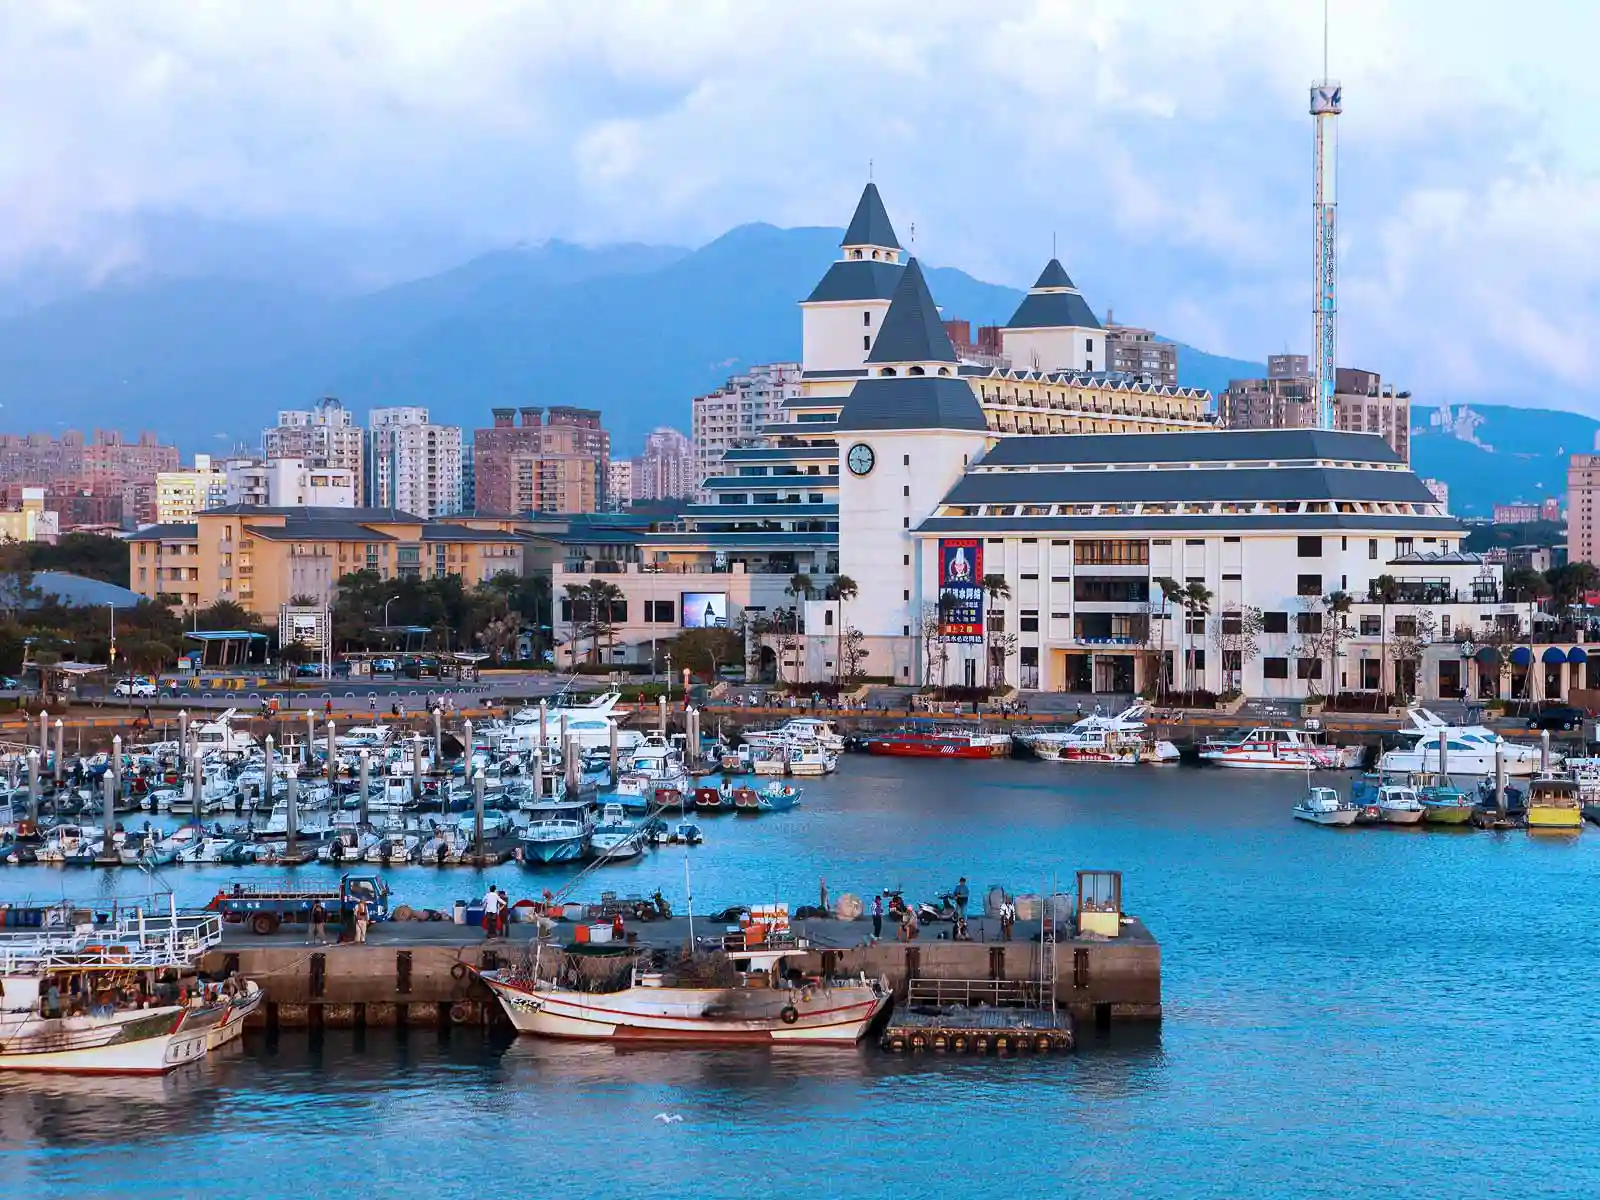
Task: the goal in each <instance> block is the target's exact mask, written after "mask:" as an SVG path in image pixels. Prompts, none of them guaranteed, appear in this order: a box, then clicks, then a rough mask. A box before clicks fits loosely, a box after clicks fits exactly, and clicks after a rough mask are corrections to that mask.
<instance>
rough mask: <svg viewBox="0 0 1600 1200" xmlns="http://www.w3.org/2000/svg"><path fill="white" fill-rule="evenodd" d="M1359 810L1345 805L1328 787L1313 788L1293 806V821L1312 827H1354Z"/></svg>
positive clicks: (1353, 806) (1352, 805)
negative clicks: (1303, 822) (1306, 822)
mask: <svg viewBox="0 0 1600 1200" xmlns="http://www.w3.org/2000/svg"><path fill="white" fill-rule="evenodd" d="M1358 811H1359V810H1358V809H1357V807H1356V806H1355V805H1354V804H1346V803H1345V802H1344V801H1343V800H1341V799H1340V798H1339V793H1338V792H1336V791H1334V790H1333V789H1332V788H1328V787H1314V788H1312V789H1311V790H1310V791H1308V792H1307V793H1306V795H1305V798H1304V799H1302V800H1301V801H1300V803H1299V804H1296V805H1295V806H1294V815H1295V819H1296V820H1298V821H1310V822H1311V823H1312V824H1313V825H1354V824H1355V823H1356V813H1357V812H1358Z"/></svg>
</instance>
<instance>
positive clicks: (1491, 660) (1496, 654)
mask: <svg viewBox="0 0 1600 1200" xmlns="http://www.w3.org/2000/svg"><path fill="white" fill-rule="evenodd" d="M1472 657H1474V658H1476V659H1477V660H1478V663H1479V665H1480V666H1485V667H1497V666H1499V665H1500V651H1498V650H1496V649H1495V648H1494V647H1493V646H1484V647H1481V648H1480V649H1479V650H1478V652H1477V653H1476V654H1474V655H1473V656H1472Z"/></svg>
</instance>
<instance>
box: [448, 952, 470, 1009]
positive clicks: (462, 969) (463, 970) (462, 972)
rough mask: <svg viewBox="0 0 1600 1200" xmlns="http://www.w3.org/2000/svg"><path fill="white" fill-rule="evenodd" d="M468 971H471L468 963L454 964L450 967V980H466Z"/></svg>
mask: <svg viewBox="0 0 1600 1200" xmlns="http://www.w3.org/2000/svg"><path fill="white" fill-rule="evenodd" d="M468 970H469V968H468V966H467V964H466V963H464V962H458V963H454V964H452V966H451V967H450V978H451V979H465V978H466V977H467V971H468ZM459 1023H460V1022H457V1024H459Z"/></svg>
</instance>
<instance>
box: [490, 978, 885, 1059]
mask: <svg viewBox="0 0 1600 1200" xmlns="http://www.w3.org/2000/svg"><path fill="white" fill-rule="evenodd" d="M483 978H484V982H485V983H487V984H488V985H489V987H490V988H491V989H493V991H494V993H495V996H496V997H497V998H498V999H499V1001H500V1004H501V1007H502V1008H503V1009H504V1010H505V1012H506V1016H507V1017H509V1018H510V1020H511V1023H512V1024H513V1025H514V1026H515V1027H516V1029H517V1031H518V1032H519V1033H526V1034H530V1035H532V1036H534V1037H547V1038H561V1039H566V1040H572V1041H628V1042H640V1043H656V1044H661V1045H729V1044H745V1045H772V1044H775V1043H786V1044H796V1045H813V1046H852V1045H854V1044H855V1043H857V1042H859V1041H860V1040H861V1038H862V1037H863V1036H865V1034H866V1032H867V1030H868V1028H869V1027H870V1026H871V1025H872V1023H873V1022H874V1021H875V1020H877V1018H878V1016H879V1014H881V1013H882V1012H883V1010H884V1009H885V1008H886V1007H887V1006H888V1003H889V994H888V991H887V989H884V988H882V987H881V986H879V987H877V988H874V987H873V986H872V985H870V984H848V985H843V986H837V987H833V988H819V989H814V990H811V991H808V992H798V991H782V990H768V989H751V990H748V991H746V990H744V989H736V990H729V989H723V988H648V987H630V988H626V989H624V990H623V991H620V992H606V993H598V994H590V993H584V992H569V991H558V990H556V989H553V988H546V987H542V986H528V987H523V986H519V985H517V984H514V983H511V982H509V981H505V980H500V979H496V978H494V977H492V976H489V975H486V976H484V977H483ZM729 1009H735V1010H739V1011H732V1012H730V1011H727V1010H729ZM786 1013H787V1014H788V1015H790V1016H792V1018H793V1019H792V1020H785V1014H786Z"/></svg>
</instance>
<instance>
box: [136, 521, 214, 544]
mask: <svg viewBox="0 0 1600 1200" xmlns="http://www.w3.org/2000/svg"><path fill="white" fill-rule="evenodd" d="M199 536H200V526H199V525H198V524H197V523H196V522H194V521H168V522H167V523H166V524H165V525H146V526H145V527H144V528H143V529H141V530H139V532H138V533H133V534H129V535H128V541H130V542H170V541H176V540H181V539H183V538H197V537H199Z"/></svg>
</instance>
